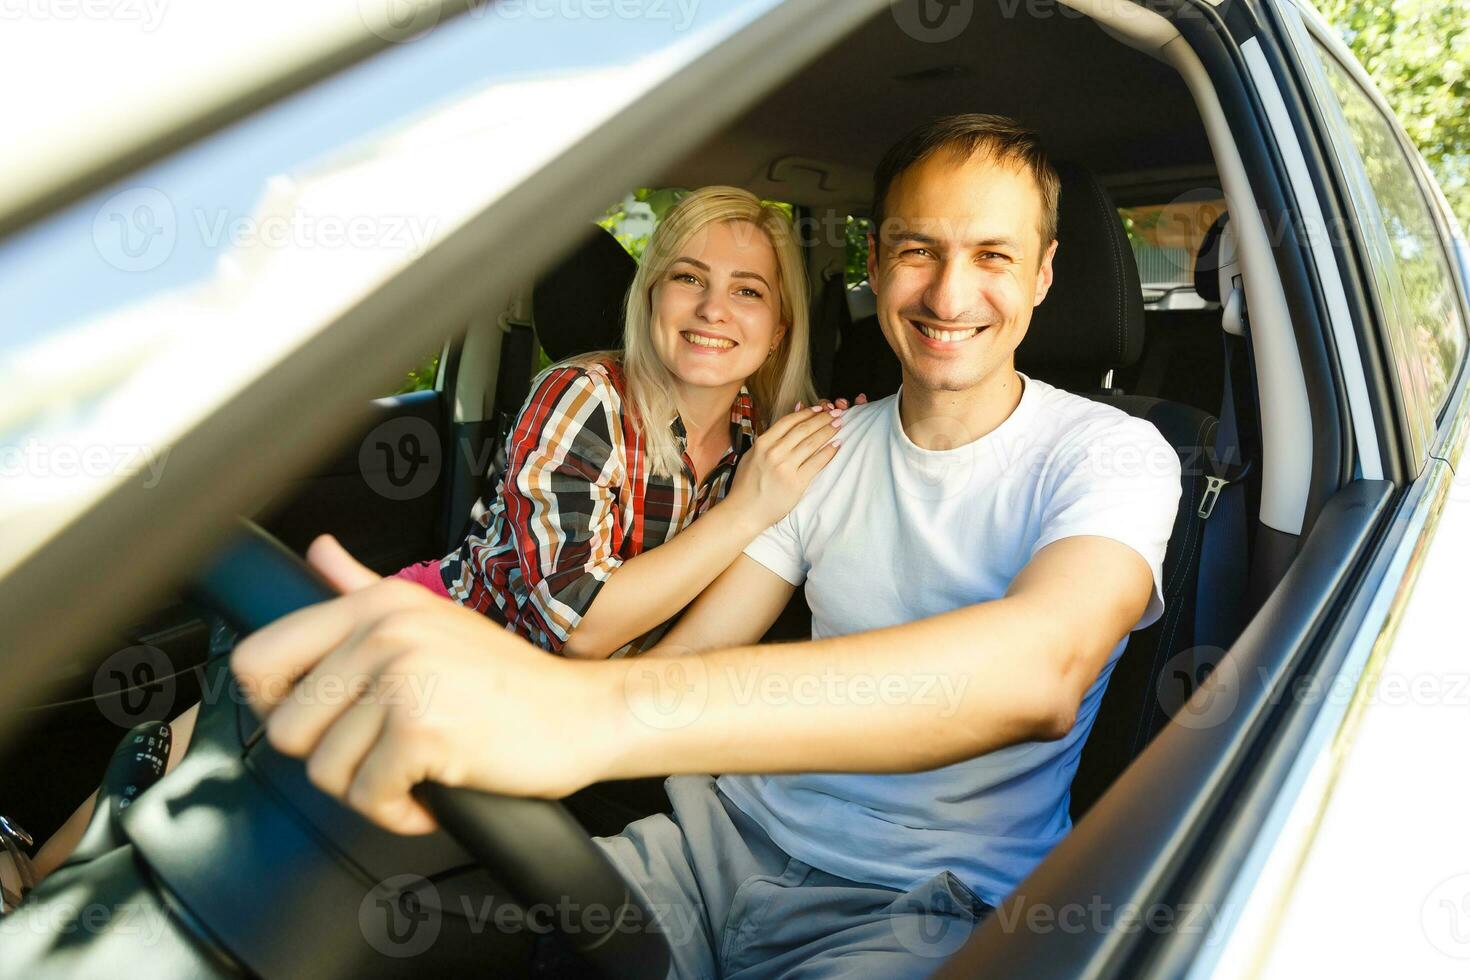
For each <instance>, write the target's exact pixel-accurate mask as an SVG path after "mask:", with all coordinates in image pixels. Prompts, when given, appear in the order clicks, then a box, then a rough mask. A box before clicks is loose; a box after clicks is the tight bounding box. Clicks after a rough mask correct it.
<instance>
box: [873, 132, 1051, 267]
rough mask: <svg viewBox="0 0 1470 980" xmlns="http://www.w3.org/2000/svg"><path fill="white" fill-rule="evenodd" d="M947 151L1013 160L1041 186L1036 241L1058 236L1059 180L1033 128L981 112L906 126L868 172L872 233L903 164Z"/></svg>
mask: <svg viewBox="0 0 1470 980" xmlns="http://www.w3.org/2000/svg"><path fill="white" fill-rule="evenodd" d="M941 150H943V151H948V152H950V153H952V154H954V155H955V156H956V157H957V158H958V159H961V160H969V159H970V158H971V157H973V156H975V155H976V154H977V153H980V154H984V155H985V156H987V157H989V158H990V159H992V160H995V161H998V162H1000V163H1009V164H1013V165H1015V166H1017V167H1019V168H1021V169H1024V170H1026V171H1027V172H1028V173H1030V174H1031V177H1032V179H1034V180H1035V181H1036V186H1037V187H1039V188H1040V189H1041V227H1040V229H1039V230H1040V232H1041V243H1042V245H1043V246H1046V245H1049V244H1051V242H1052V241H1053V240H1054V239H1055V238H1056V237H1057V199H1058V198H1059V197H1060V196H1061V180H1060V178H1058V177H1057V171H1056V168H1055V167H1053V166H1052V164H1051V160H1050V158H1049V157H1048V156H1047V154H1046V148H1045V147H1043V146H1042V145H1041V138H1040V137H1039V136H1038V135H1037V134H1036V133H1035V131H1033V130H1030V129H1027V128H1026V127H1025V126H1022V125H1021V124H1020V123H1018V122H1016V120H1014V119H1011V118H1009V117H1006V116H995V115H990V114H988V113H983V112H967V113H962V114H960V115H955V116H940V117H939V118H937V119H933V120H931V121H929V122H926V123H924V124H923V125H922V126H919V127H918V128H916V129H914V130H911V131H910V132H909V133H908V134H907V135H905V136H904V137H903V138H901V139H900V140H899V141H898V142H897V143H894V144H893V146H891V147H889V149H888V152H887V153H885V154H883V159H882V160H880V161H879V162H878V169H876V170H874V171H873V233H874V234H875V235H878V234H881V233H882V230H883V219H884V218H885V217H886V215H885V208H886V205H887V203H888V189H889V188H890V187H891V186H892V185H893V182H894V181H895V180H897V179H898V177H899V175H900V174H902V173H903V172H904V171H905V170H907V169H908V168H910V167H912V166H914V165H915V164H917V163H920V162H921V161H923V160H926V159H928V158H929V157H931V156H933V155H934V154H936V153H938V152H940V151H941Z"/></svg>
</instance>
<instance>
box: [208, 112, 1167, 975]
mask: <svg viewBox="0 0 1470 980" xmlns="http://www.w3.org/2000/svg"><path fill="white" fill-rule="evenodd" d="M1057 196H1058V183H1057V177H1056V174H1055V171H1054V170H1053V169H1052V167H1051V165H1050V163H1049V162H1048V161H1047V159H1046V155H1045V153H1044V151H1043V150H1042V148H1041V146H1040V144H1039V143H1038V141H1037V139H1036V137H1035V136H1034V134H1032V133H1030V132H1028V131H1026V130H1024V129H1022V128H1021V127H1019V126H1018V125H1016V124H1015V123H1013V122H1011V121H1010V120H1006V119H1001V118H997V117H992V116H981V115H966V116H957V117H950V118H945V119H940V120H936V121H934V122H932V123H930V124H927V125H926V126H923V127H921V128H920V129H918V130H916V131H915V132H913V133H911V134H909V135H908V136H906V137H905V138H904V139H902V140H901V141H900V142H899V143H898V144H897V145H895V146H894V147H893V148H892V150H890V151H889V153H888V154H887V155H886V156H885V158H884V159H883V161H882V162H881V163H880V165H879V167H878V169H877V171H876V173H875V179H874V197H873V201H874V210H875V215H874V217H875V229H876V234H875V235H874V236H873V237H872V239H871V240H870V257H869V261H868V274H869V281H870V282H871V283H872V286H873V292H874V294H875V296H876V298H877V304H878V318H879V322H880V323H881V325H882V328H883V332H884V335H885V336H886V337H887V339H888V342H889V344H890V345H891V346H892V347H893V350H894V352H895V353H896V354H897V355H898V358H899V361H900V362H901V364H902V368H903V387H902V389H901V390H900V392H899V394H897V395H895V396H893V397H891V398H887V399H884V400H882V401H879V402H875V403H873V404H871V405H868V406H862V407H857V408H854V409H852V410H850V411H849V412H848V415H847V419H846V421H845V424H844V427H843V430H842V442H843V445H842V448H841V450H840V451H839V452H838V454H837V457H836V459H835V460H834V461H833V462H832V463H831V464H829V465H828V467H827V468H826V470H825V471H824V472H823V473H822V474H820V475H819V476H818V478H817V479H816V481H815V482H814V483H813V484H812V486H811V488H810V489H809V492H808V493H807V494H806V496H805V497H804V498H803V500H802V502H801V503H800V504H799V505H798V506H797V507H796V509H795V510H793V511H792V512H791V514H790V515H788V516H787V518H785V519H784V520H783V521H781V522H780V523H779V524H777V525H775V526H774V527H772V528H771V529H770V530H769V531H767V532H766V533H765V534H764V535H763V536H762V537H760V538H759V539H757V540H756V541H755V542H754V543H753V544H752V545H751V546H750V547H749V548H748V549H747V550H746V553H745V554H744V555H743V556H742V557H741V558H739V559H737V561H736V562H735V564H733V565H732V566H731V567H730V568H729V569H728V570H726V571H725V572H724V573H723V575H722V576H721V577H720V578H719V579H718V580H716V581H715V582H714V583H713V584H712V585H711V586H710V587H709V588H708V589H707V590H706V592H705V593H704V594H703V595H702V596H701V597H700V598H699V599H698V600H697V601H696V602H695V603H694V604H693V605H692V606H691V607H690V609H689V611H688V612H687V613H686V614H685V616H684V618H683V619H682V620H681V621H680V622H679V623H678V624H677V625H676V626H675V628H674V629H673V630H672V631H671V632H670V633H669V634H668V636H667V637H666V638H665V640H664V641H663V643H662V644H660V646H659V647H658V648H657V649H656V650H655V651H654V653H655V654H658V655H659V656H657V657H652V658H651V657H644V658H640V659H636V660H618V661H606V662H596V663H584V662H575V663H573V662H567V661H564V660H559V659H557V658H552V657H547V656H545V655H544V654H541V653H539V652H538V651H535V650H533V649H532V648H530V647H529V646H527V645H525V644H522V643H519V642H517V641H515V640H514V639H513V638H511V637H508V636H505V635H503V634H501V633H500V632H499V631H497V630H495V629H494V627H493V626H491V625H490V624H488V623H487V622H486V621H484V620H483V618H481V617H478V616H476V615H474V614H473V613H469V612H467V611H465V610H462V609H458V608H455V607H453V606H451V605H449V604H447V603H441V602H436V601H433V599H432V597H430V596H428V595H427V594H425V593H422V592H418V593H416V592H415V590H413V589H412V588H411V587H404V586H403V585H402V584H401V583H375V582H374V581H373V576H371V574H370V573H367V572H366V571H365V570H363V569H361V568H360V566H357V565H356V564H355V563H354V562H352V560H351V559H350V558H349V557H348V556H347V555H346V554H345V553H344V552H342V551H341V549H340V548H339V547H337V546H336V545H335V543H334V542H331V541H330V540H323V541H319V542H317V544H315V545H314V546H313V549H312V553H311V558H312V560H313V562H314V563H315V564H316V565H317V567H318V568H320V569H322V570H323V571H324V572H325V573H326V574H327V575H328V576H329V577H330V578H331V579H332V580H333V581H334V582H336V583H337V584H338V585H339V586H340V587H342V588H343V589H344V591H350V592H351V594H349V595H346V596H344V597H343V598H342V599H338V600H335V601H333V602H330V603H326V604H323V605H321V606H318V607H314V608H312V609H309V610H304V611H303V612H300V613H297V614H295V615H293V616H290V617H287V618H286V619H284V620H282V621H281V622H280V623H277V624H275V625H274V626H272V627H270V628H269V629H267V630H263V631H261V632H260V633H259V634H257V635H256V636H255V637H252V638H251V639H249V640H247V641H246V642H245V643H243V644H242V645H241V646H240V647H239V649H238V650H237V652H236V655H235V669H236V671H237V673H238V674H239V676H240V678H241V680H242V683H243V684H244V685H245V686H246V688H247V689H249V690H252V691H253V692H256V693H254V694H253V697H254V699H255V701H256V703H257V705H258V708H259V710H260V711H261V712H262V713H263V714H265V715H267V717H268V722H267V732H268V737H269V738H270V740H271V742H272V744H274V745H276V746H277V747H278V748H280V749H281V750H283V751H286V752H289V753H292V754H295V755H300V756H308V757H309V761H308V771H309V773H310V775H311V778H312V779H313V781H314V782H316V783H317V785H319V786H321V787H322V788H323V789H324V790H326V791H328V792H330V793H333V794H336V795H339V796H342V797H345V798H346V799H347V800H348V802H349V803H351V804H352V805H354V806H356V807H357V808H358V809H360V810H361V811H362V812H364V813H365V814H367V815H368V816H369V817H371V818H373V819H374V820H377V821H378V822H380V823H381V824H383V825H384V826H387V827H390V828H392V829H396V830H400V831H402V832H407V833H413V832H422V831H426V830H429V829H431V828H432V827H433V821H432V818H431V817H430V816H429V815H428V814H427V812H426V811H424V810H423V809H422V807H421V806H420V805H419V804H417V803H416V802H415V800H414V798H413V797H412V796H410V793H409V791H410V790H411V788H412V787H413V786H414V785H415V784H416V783H418V782H420V781H422V780H435V781H438V782H442V783H447V784H451V785H467V786H473V787H477V788H483V789H489V790H494V791H498V792H503V793H515V794H522V795H535V796H548V797H556V796H561V795H565V794H567V793H569V792H572V791H574V790H576V789H578V788H580V787H582V786H585V785H587V784H588V783H591V782H595V781H600V780H606V779H617V778H626V777H633V776H644V775H655V774H663V773H675V774H688V775H683V776H678V777H676V778H674V779H671V780H670V781H669V783H668V784H667V785H668V790H669V796H670V800H671V802H672V803H673V806H674V812H673V815H672V818H670V817H668V816H664V815H661V814H660V815H655V816H653V817H649V818H646V819H644V820H641V821H637V822H635V823H634V824H632V825H630V826H629V827H628V828H627V829H626V830H624V832H623V833H622V834H620V835H618V836H616V837H612V838H605V839H599V843H600V844H601V846H602V847H603V848H604V849H605V851H606V853H607V854H608V855H609V857H610V858H611V859H612V860H613V861H614V863H615V864H616V865H617V866H618V868H619V870H620V871H621V872H622V873H623V875H624V876H625V877H626V878H627V879H628V880H629V881H630V882H631V883H632V884H633V886H634V887H635V888H637V889H639V890H640V891H641V892H642V894H643V895H644V897H645V899H646V900H647V901H648V903H649V904H650V905H651V906H653V907H654V908H656V909H660V910H662V911H663V912H664V914H665V916H666V926H668V927H669V932H670V935H671V938H672V939H674V940H676V941H675V942H674V943H673V946H674V957H675V967H674V970H675V974H676V975H678V976H715V975H720V976H727V977H728V976H740V977H756V976H761V977H765V976H772V977H774V976H793V975H800V976H830V975H836V974H839V973H840V974H842V975H844V976H847V975H852V974H853V973H855V972H856V973H859V974H861V975H872V976H903V975H914V974H920V973H927V972H930V971H932V970H933V969H934V968H935V967H936V966H937V965H938V960H937V959H936V957H938V956H942V955H944V954H946V953H948V952H950V951H952V950H953V949H954V948H955V947H956V946H957V945H958V943H959V941H961V940H962V939H963V938H964V936H965V935H966V934H967V933H968V931H969V929H970V928H971V926H972V925H973V924H974V922H975V921H977V920H978V919H979V918H980V917H981V916H983V915H984V914H985V913H986V912H987V911H988V910H989V909H990V908H991V907H993V906H994V905H996V904H997V903H998V902H999V901H1000V900H1001V899H1002V898H1003V897H1004V896H1005V894H1007V893H1008V892H1009V891H1010V890H1011V889H1012V888H1013V887H1014V886H1015V884H1016V883H1017V882H1018V881H1019V880H1020V879H1021V878H1022V877H1024V876H1025V875H1026V874H1027V873H1028V872H1029V871H1030V869H1031V868H1032V867H1034V866H1035V864H1036V863H1037V862H1039V861H1040V860H1041V859H1042V857H1043V856H1045V854H1046V853H1047V852H1048V851H1049V850H1050V848H1051V847H1052V846H1053V845H1055V843H1056V842H1057V841H1058V840H1059V839H1060V838H1061V837H1062V836H1063V835H1064V834H1065V833H1066V832H1067V830H1068V829H1069V827H1070V821H1069V818H1068V813H1067V802H1068V787H1069V785H1070V782H1071V778H1072V775H1073V773H1074V772H1075V770H1076V766H1077V760H1078V757H1079V755H1080V753H1081V749H1082V744H1083V742H1084V740H1085V739H1086V736H1087V733H1088V731H1089V729H1090V728H1091V724H1092V720H1093V717H1094V716H1095V713H1096V710H1097V706H1098V703H1099V701H1100V700H1101V697H1102V693H1103V689H1104V687H1105V685H1106V683H1107V677H1108V675H1109V673H1110V672H1111V669H1112V665H1113V663H1114V662H1115V661H1116V658H1117V657H1118V655H1119V654H1121V652H1122V650H1123V647H1124V645H1125V644H1126V638H1127V635H1128V633H1129V632H1130V631H1131V630H1133V629H1137V628H1140V627H1142V626H1145V625H1147V624H1149V623H1151V622H1153V621H1154V620H1155V619H1157V618H1158V616H1159V614H1160V612H1161V611H1162V590H1161V586H1160V567H1161V564H1162V561H1163V557H1164V550H1165V547H1166V544H1167V540H1168V535H1169V530H1170V527H1171V525H1172V523H1173V518H1174V513H1175V508H1176V506H1177V502H1178V496H1179V492H1180V487H1179V469H1178V462H1177V458H1176V456H1175V454H1174V451H1173V449H1172V448H1171V447H1170V446H1169V445H1168V444H1167V443H1166V442H1165V441H1164V440H1163V439H1162V437H1160V436H1159V434H1158V433H1157V432H1156V431H1155V430H1154V429H1153V428H1152V426H1150V425H1148V424H1147V423H1145V422H1141V421H1138V420H1135V419H1132V418H1129V417H1127V416H1126V415H1124V414H1123V413H1121V412H1118V411H1117V410H1115V409H1112V408H1109V407H1106V406H1102V405H1098V404H1096V403H1093V402H1091V401H1089V400H1087V399H1084V398H1081V397H1078V396H1075V395H1070V394H1067V393H1065V392H1062V391H1059V390H1057V389H1054V388H1052V387H1050V386H1048V385H1046V384H1044V383H1042V382H1040V381H1037V380H1034V379H1029V378H1025V377H1024V376H1022V375H1020V374H1018V373H1017V372H1016V370H1015V366H1014V353H1015V349H1016V346H1017V345H1018V344H1019V343H1020V341H1021V339H1022V338H1023V337H1024V336H1025V333H1026V329H1027V326H1028V324H1029V323H1030V319H1031V312H1032V310H1033V309H1034V307H1035V306H1036V305H1037V304H1039V303H1040V302H1041V301H1042V300H1043V299H1044V298H1045V296H1046V293H1047V291H1048V290H1049V289H1050V288H1051V286H1052V258H1053V256H1054V254H1055V252H1056V249H1057V247H1058V246H1057V242H1056V204H1057ZM1062 288H1065V284H1064V285H1063V287H1062ZM803 581H805V583H806V587H807V598H808V601H809V603H810V605H811V607H812V635H813V638H812V640H811V641H809V642H804V643H792V644H782V645H778V646H770V647H759V646H749V645H746V644H752V643H754V642H755V641H757V640H758V639H759V637H760V636H761V635H762V634H763V633H764V632H765V630H766V629H767V628H768V627H769V625H770V624H771V623H772V622H773V621H774V619H775V618H776V616H777V614H778V613H779V611H780V610H781V608H782V607H783V606H784V605H785V603H786V601H787V599H788V598H789V597H790V595H791V593H792V591H793V589H794V588H795V587H796V586H797V585H799V584H801V583H802V582H803ZM354 590H355V591H354ZM487 648H489V649H490V651H491V655H488V656H487V652H486V651H487ZM307 671H310V672H311V673H312V674H316V675H320V674H331V673H345V674H347V675H350V676H357V675H364V674H365V675H370V676H377V677H383V676H386V675H394V676H397V675H411V676H412V675H419V676H421V675H429V676H431V677H438V676H443V677H445V678H446V679H447V682H446V683H444V684H441V685H438V687H437V688H436V689H435V693H434V696H433V697H432V698H431V699H430V703H429V704H428V705H427V706H422V705H421V706H418V710H409V708H407V707H405V706H401V705H392V704H379V703H376V701H375V699H373V698H371V697H365V698H362V699H360V700H359V701H358V702H357V703H356V704H354V705H351V706H350V707H345V708H344V707H341V706H330V705H320V704H312V703H308V700H307V699H293V698H292V697H291V695H290V693H289V692H287V691H283V690H281V687H282V685H274V689H272V685H270V684H269V680H270V679H271V678H272V677H279V676H281V675H283V674H284V675H285V676H287V677H289V678H292V679H295V678H298V677H300V676H302V674H303V673H305V672H307ZM506 692H511V694H510V696H507V695H506ZM487 705H493V710H487ZM548 705H553V706H555V710H552V711H548V708H547V706H548ZM486 746H494V750H493V751H485V747H486ZM712 772H717V773H725V774H726V775H723V776H721V777H720V778H719V779H718V780H714V779H712V778H711V777H709V776H707V775H697V774H703V773H712ZM681 922H682V923H683V924H685V925H689V924H692V925H693V928H683V929H680V928H676V927H677V926H678V925H679V924H680V923H681Z"/></svg>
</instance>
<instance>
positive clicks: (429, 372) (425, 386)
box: [388, 351, 439, 397]
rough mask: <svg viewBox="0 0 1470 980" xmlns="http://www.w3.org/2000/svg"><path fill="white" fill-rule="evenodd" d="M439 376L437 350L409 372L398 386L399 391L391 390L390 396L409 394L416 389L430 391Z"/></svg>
mask: <svg viewBox="0 0 1470 980" xmlns="http://www.w3.org/2000/svg"><path fill="white" fill-rule="evenodd" d="M438 377H439V352H438V351H435V352H434V353H433V354H431V355H429V357H428V359H427V360H425V361H424V362H423V363H422V364H420V365H419V366H418V367H416V368H414V369H413V370H411V371H409V372H408V375H407V376H406V377H405V378H404V379H403V383H402V384H400V385H399V386H398V390H397V391H391V392H389V393H388V394H389V397H392V396H394V395H407V394H410V393H412V392H415V391H428V390H430V389H431V388H433V387H434V382H435V381H436V380H437V379H438Z"/></svg>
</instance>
